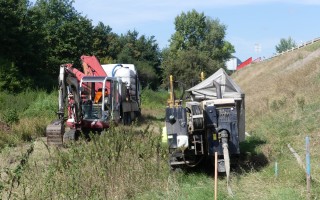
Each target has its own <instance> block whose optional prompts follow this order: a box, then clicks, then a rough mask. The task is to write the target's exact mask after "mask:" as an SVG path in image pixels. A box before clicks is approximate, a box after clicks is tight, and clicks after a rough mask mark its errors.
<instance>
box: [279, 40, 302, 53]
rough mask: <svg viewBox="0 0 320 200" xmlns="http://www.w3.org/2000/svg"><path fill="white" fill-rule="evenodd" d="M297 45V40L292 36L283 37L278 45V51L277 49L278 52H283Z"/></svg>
mask: <svg viewBox="0 0 320 200" xmlns="http://www.w3.org/2000/svg"><path fill="white" fill-rule="evenodd" d="M296 46H297V45H296V42H295V41H294V40H293V39H292V38H291V37H288V39H284V38H282V39H281V40H280V43H279V44H278V45H276V51H277V53H281V52H284V51H287V50H289V49H292V48H294V47H296Z"/></svg>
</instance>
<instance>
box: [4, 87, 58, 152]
mask: <svg viewBox="0 0 320 200" xmlns="http://www.w3.org/2000/svg"><path fill="white" fill-rule="evenodd" d="M0 103H1V107H0V151H1V148H3V147H5V146H8V145H9V146H15V145H17V144H20V143H22V142H24V141H31V140H33V139H35V138H37V137H39V136H44V135H45V127H46V125H47V124H48V123H49V122H50V121H51V120H52V119H53V118H54V117H55V111H56V109H57V106H58V105H57V100H56V93H55V92H53V93H50V94H48V93H47V92H44V91H36V90H35V91H33V90H29V89H27V90H26V91H24V92H22V93H19V94H11V93H8V92H1V93H0Z"/></svg>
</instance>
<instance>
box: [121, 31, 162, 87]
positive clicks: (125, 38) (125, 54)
mask: <svg viewBox="0 0 320 200" xmlns="http://www.w3.org/2000/svg"><path fill="white" fill-rule="evenodd" d="M138 35H139V33H138V32H137V31H128V32H127V34H125V35H121V36H120V38H119V45H120V48H121V50H120V52H119V54H118V55H117V61H118V63H133V64H135V65H136V67H137V69H138V73H139V78H140V80H141V84H142V86H143V87H146V86H149V87H151V88H152V89H156V88H157V86H159V78H158V77H159V75H160V74H159V73H160V72H159V70H158V67H159V66H160V52H159V47H158V44H157V43H156V40H155V39H154V36H152V37H150V38H147V37H146V36H145V35H142V36H140V37H139V36H138Z"/></svg>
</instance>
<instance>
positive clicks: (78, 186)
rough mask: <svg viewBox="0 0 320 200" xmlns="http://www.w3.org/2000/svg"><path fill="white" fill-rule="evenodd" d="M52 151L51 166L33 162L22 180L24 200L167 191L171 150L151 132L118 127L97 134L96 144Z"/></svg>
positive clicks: (115, 196) (127, 196)
mask: <svg viewBox="0 0 320 200" xmlns="http://www.w3.org/2000/svg"><path fill="white" fill-rule="evenodd" d="M157 132H158V131H157ZM46 151H49V152H48V155H49V157H48V158H47V161H46V164H45V165H41V164H39V163H36V162H32V160H30V161H29V164H28V167H27V169H26V171H25V173H24V176H23V177H22V178H21V181H20V184H21V185H22V187H21V190H22V191H23V190H24V191H28V192H26V193H25V194H23V193H19V195H20V196H17V197H18V198H24V199H131V198H133V197H135V196H139V194H141V193H144V192H146V191H149V190H152V189H154V188H157V190H160V191H161V190H165V188H166V187H167V178H168V175H169V168H168V165H167V148H165V147H163V146H162V145H161V135H160V134H155V133H154V130H152V129H150V128H148V127H147V128H146V129H144V130H143V131H136V130H134V128H133V126H131V127H117V128H116V127H112V128H110V129H108V130H107V131H106V132H105V133H104V134H102V135H101V136H98V135H91V140H90V142H88V141H86V140H82V139H81V140H80V141H78V142H76V143H73V144H70V145H69V146H68V148H67V149H64V150H63V149H61V150H59V149H51V148H49V149H47V150H46ZM31 159H32V158H31Z"/></svg>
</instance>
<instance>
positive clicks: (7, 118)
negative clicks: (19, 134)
mask: <svg viewBox="0 0 320 200" xmlns="http://www.w3.org/2000/svg"><path fill="white" fill-rule="evenodd" d="M3 119H4V122H5V123H7V124H13V123H16V122H18V121H19V116H18V112H17V110H16V109H8V110H7V111H6V112H5V113H4V114H3Z"/></svg>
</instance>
